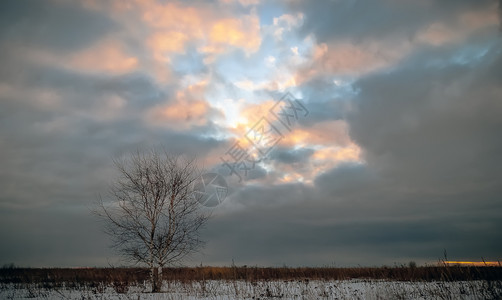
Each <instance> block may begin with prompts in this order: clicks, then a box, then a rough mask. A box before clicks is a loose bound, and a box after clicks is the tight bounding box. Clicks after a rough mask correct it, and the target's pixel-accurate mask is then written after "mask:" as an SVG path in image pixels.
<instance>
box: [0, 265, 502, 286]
mask: <svg viewBox="0 0 502 300" xmlns="http://www.w3.org/2000/svg"><path fill="white" fill-rule="evenodd" d="M148 279H149V270H148V269H146V268H85V269H69V268H44V269H41V268H4V269H0V283H42V284H43V283H45V284H47V285H55V286H58V285H60V284H62V283H68V282H74V283H84V284H99V283H106V284H117V285H118V284H120V283H124V284H129V283H142V282H144V281H146V280H148ZM347 279H377V280H391V281H470V280H488V281H500V280H502V267H470V266H426V267H409V266H399V267H373V268H369V267H360V268H332V267H325V268H288V267H282V268H264V267H247V266H242V267H191V268H188V267H187V268H165V269H164V271H163V280H165V281H179V282H191V281H201V280H242V281H250V282H253V281H277V280H347Z"/></svg>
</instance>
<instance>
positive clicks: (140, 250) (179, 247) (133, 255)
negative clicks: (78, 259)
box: [98, 150, 209, 292]
mask: <svg viewBox="0 0 502 300" xmlns="http://www.w3.org/2000/svg"><path fill="white" fill-rule="evenodd" d="M114 163H115V166H116V168H117V170H118V171H119V173H120V177H119V178H118V179H117V180H116V181H114V182H113V183H112V184H111V187H110V198H111V200H112V201H111V204H110V203H108V204H105V203H104V201H103V200H102V198H101V197H100V199H99V200H100V201H99V202H100V204H99V209H98V214H99V215H100V216H102V217H104V219H105V220H106V224H107V226H106V229H105V231H106V232H107V233H108V234H109V235H110V236H111V238H112V240H113V247H114V248H116V249H117V250H118V251H119V252H120V253H121V254H122V255H123V256H124V257H125V258H126V259H128V260H130V261H133V262H134V263H139V264H143V265H147V266H148V267H149V268H150V270H151V279H152V291H153V292H156V291H159V290H160V288H161V284H162V268H163V267H164V266H167V265H172V264H175V263H178V262H179V261H180V260H182V259H183V258H185V257H186V256H187V255H190V254H192V253H194V252H196V251H198V250H199V249H200V247H201V246H202V244H203V242H202V241H201V239H200V238H199V230H200V229H201V228H202V227H203V226H204V224H205V223H206V221H207V220H208V218H209V215H208V214H207V213H203V212H202V211H201V210H200V204H199V202H198V201H197V199H195V198H194V197H195V193H193V190H192V189H193V186H194V182H195V181H196V180H197V179H198V178H199V176H200V171H199V170H198V168H197V166H196V163H195V160H193V159H192V160H187V159H183V158H181V157H179V156H175V155H171V154H169V153H168V152H166V151H165V150H163V151H160V152H159V151H157V150H150V151H149V152H140V151H137V152H135V153H134V154H133V155H131V156H130V158H128V159H121V160H115V161H114Z"/></svg>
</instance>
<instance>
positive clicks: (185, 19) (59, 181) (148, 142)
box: [0, 0, 502, 266]
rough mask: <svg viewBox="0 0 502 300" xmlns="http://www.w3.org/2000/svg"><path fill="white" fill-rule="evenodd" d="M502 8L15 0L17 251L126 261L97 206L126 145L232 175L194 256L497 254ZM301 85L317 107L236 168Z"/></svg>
mask: <svg viewBox="0 0 502 300" xmlns="http://www.w3.org/2000/svg"><path fill="white" fill-rule="evenodd" d="M501 9H502V8H501V3H500V1H489V0H486V1H439V0H429V1H411V0H410V1H395V0H385V1H379V2H376V1H357V0H356V1H353V0H347V1H343V0H342V1H296V0H288V1H286V0H285V1H259V0H256V1H253V0H251V1H250V0H221V1H154V0H131V1H113V0H110V1H93V0H88V1H79V2H74V1H61V0H54V1H49V0H47V1H2V3H1V4H0V61H1V66H2V67H1V68H0V125H1V126H0V144H1V147H0V160H1V166H2V168H1V170H0V239H1V240H2V243H1V245H0V258H1V260H0V263H10V262H13V263H15V264H17V265H22V266H83V265H86V266H92V265H98V266H106V265H107V264H109V263H112V264H116V263H120V262H119V261H117V257H116V255H115V254H114V253H112V252H111V251H110V250H109V249H108V244H109V243H108V240H107V237H106V236H105V235H104V234H103V233H102V231H101V230H100V226H101V224H100V223H99V221H98V220H96V219H95V218H94V217H93V216H92V215H91V214H90V208H91V207H92V203H93V201H94V200H95V199H96V195H97V194H99V193H104V192H105V191H106V188H107V183H108V182H109V181H110V180H111V178H113V176H115V175H116V173H115V171H114V170H113V168H112V163H111V162H112V159H113V158H114V157H117V156H120V155H126V154H127V153H129V152H130V151H133V150H135V149H138V148H139V149H146V148H148V147H152V146H153V147H156V146H160V145H164V146H165V147H166V148H167V149H168V150H169V151H172V152H173V153H179V154H188V155H191V156H196V157H198V158H199V160H200V161H201V165H203V167H204V168H205V169H207V170H213V171H217V172H220V173H222V174H223V175H225V176H226V178H227V179H228V182H229V184H230V185H231V187H230V188H231V193H230V195H229V197H228V198H227V199H226V201H225V202H224V203H223V204H222V205H220V206H218V207H216V208H215V209H214V211H213V218H212V219H211V220H210V222H209V223H208V226H207V228H206V229H205V230H204V232H203V235H204V237H205V239H206V240H207V241H208V243H207V247H206V249H205V251H204V252H203V253H202V254H200V255H198V256H196V257H193V259H192V260H191V261H187V263H188V264H199V263H203V264H224V265H225V264H229V263H231V262H232V260H234V261H235V262H236V263H237V264H247V265H253V264H259V265H269V266H278V265H283V264H287V265H328V264H333V263H334V264H336V265H380V264H393V263H402V262H408V261H410V260H414V261H417V262H419V263H433V262H435V261H436V260H437V259H438V258H440V257H441V256H442V255H443V251H444V249H446V250H447V251H448V254H449V258H455V259H457V260H462V259H466V260H479V259H481V258H484V259H489V260H499V259H500V253H501V250H502V244H501V242H500V241H501V240H502V236H501V234H500V231H499V228H500V227H501V226H502V223H501V221H500V220H501V218H500V216H501V212H502V203H501V201H500V195H501V194H502V184H501V183H502V173H501V171H500V166H501V165H502V160H501V158H500V157H501V156H500V152H501V151H502V140H501V139H500V129H501V128H502V122H501V120H502V119H501V118H500V116H501V115H502V102H501V99H502V97H501V96H502V90H501V86H502V50H501V49H502V47H501V46H502V42H501V38H502V37H501V33H500V28H501V27H500V26H501V21H500V20H501ZM286 92H290V93H291V94H292V95H294V96H295V97H296V98H299V99H301V101H302V102H301V103H303V105H304V106H305V108H306V109H307V110H308V114H305V115H304V117H303V118H299V120H298V122H297V123H296V124H295V126H291V128H289V130H288V129H285V128H284V127H281V130H282V131H281V133H282V134H283V138H282V139H280V141H279V142H278V143H277V145H276V147H275V148H274V149H273V151H271V152H270V153H268V154H267V155H266V159H264V160H262V161H261V162H260V163H258V164H257V165H256V167H255V169H254V170H252V171H251V172H250V173H249V174H248V177H247V178H246V180H243V181H242V182H238V180H236V178H235V176H233V177H232V176H228V175H229V173H228V169H225V166H224V165H222V161H221V157H222V155H224V154H225V152H226V151H227V150H228V149H229V148H230V147H232V145H234V144H235V142H237V141H238V142H240V143H241V145H243V146H249V140H247V139H246V138H245V134H246V132H248V130H249V129H250V128H251V127H252V126H253V125H254V124H255V123H256V122H258V121H259V120H260V119H261V118H262V117H267V118H269V119H270V118H272V116H271V112H270V109H271V108H272V107H273V106H274V104H275V103H277V99H279V98H280V97H281V96H282V95H284V94H285V93H286ZM277 124H278V126H279V125H280V124H279V123H277Z"/></svg>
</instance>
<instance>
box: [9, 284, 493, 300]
mask: <svg viewBox="0 0 502 300" xmlns="http://www.w3.org/2000/svg"><path fill="white" fill-rule="evenodd" d="M149 288H150V287H149V286H148V284H143V285H134V286H129V287H126V288H125V289H122V290H121V289H120V286H118V287H117V286H116V287H113V286H104V285H98V286H89V285H79V284H74V283H71V284H68V285H67V286H63V287H58V288H51V287H47V286H45V287H44V286H43V284H21V285H16V284H12V283H11V284H0V299H33V298H37V299H152V300H153V299H431V298H434V299H499V298H500V297H501V296H502V284H501V282H500V281H494V282H490V281H454V282H444V281H441V282H409V281H405V282H401V281H384V280H342V281H335V280H331V281H321V280H281V281H258V282H250V281H224V280H221V281H216V280H213V281H194V282H189V283H181V282H164V285H163V291H164V292H162V293H155V294H152V293H149V292H148V290H149ZM117 291H119V292H117Z"/></svg>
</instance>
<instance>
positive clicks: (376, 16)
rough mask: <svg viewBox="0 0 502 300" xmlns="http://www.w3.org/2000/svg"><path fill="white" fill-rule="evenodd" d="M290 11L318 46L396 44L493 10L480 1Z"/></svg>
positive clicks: (354, 2)
mask: <svg viewBox="0 0 502 300" xmlns="http://www.w3.org/2000/svg"><path fill="white" fill-rule="evenodd" d="M291 3H292V9H293V10H297V11H300V12H302V13H304V14H305V21H304V25H303V28H302V32H303V34H304V35H308V34H311V33H314V34H315V36H316V38H317V39H318V40H319V41H320V42H329V41H332V40H336V39H342V40H343V39H348V40H352V41H361V40H363V39H367V38H371V39H376V40H381V39H384V40H388V41H389V42H390V41H392V40H393V41H394V42H395V41H397V40H398V39H412V38H413V37H414V35H415V34H416V33H417V32H418V31H419V30H421V29H423V28H424V27H426V26H429V25H430V24H432V23H434V22H438V21H442V22H446V23H449V22H452V21H454V19H455V18H456V17H457V16H458V14H459V13H461V12H468V11H474V10H477V9H483V8H487V7H490V6H493V4H494V3H495V1H494V0H482V1H469V0H462V1H455V0H448V1H441V0H434V1H427V2H424V1H409V0H406V1H390V0H389V1H379V2H368V1H362V0H346V1H327V2H314V3H313V2H306V1H292V2H291Z"/></svg>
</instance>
